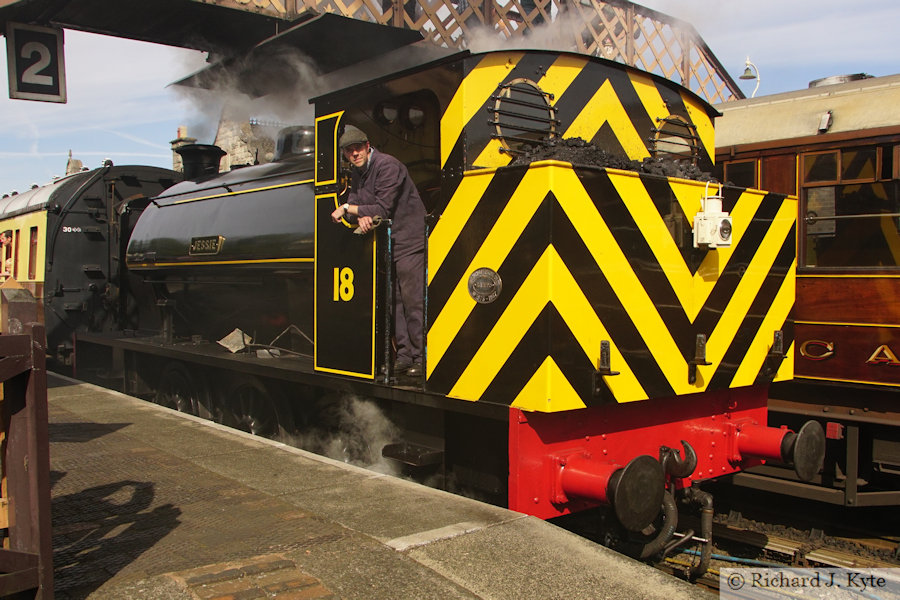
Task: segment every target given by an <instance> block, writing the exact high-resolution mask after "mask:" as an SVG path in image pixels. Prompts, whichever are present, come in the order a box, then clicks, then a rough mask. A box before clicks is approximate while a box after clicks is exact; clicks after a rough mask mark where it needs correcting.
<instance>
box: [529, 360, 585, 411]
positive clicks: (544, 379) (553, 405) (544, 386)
mask: <svg viewBox="0 0 900 600" xmlns="http://www.w3.org/2000/svg"><path fill="white" fill-rule="evenodd" d="M512 406H513V408H519V409H522V410H528V411H538V412H559V411H563V410H575V409H578V408H585V404H584V402H582V400H581V398H579V397H578V394H577V393H576V392H575V389H574V388H573V387H572V384H571V383H569V380H568V379H566V376H565V375H564V374H563V372H562V371H561V370H560V369H559V367H558V366H557V364H556V362H554V360H553V359H552V358H551V357H549V356H548V357H547V358H546V359H545V360H544V362H543V363H542V364H541V366H540V367H538V369H537V370H536V371H535V372H534V375H533V376H532V377H531V379H529V380H528V383H527V384H525V387H523V388H522V391H520V392H519V395H518V396H516V399H515V400H514V401H513V403H512Z"/></svg>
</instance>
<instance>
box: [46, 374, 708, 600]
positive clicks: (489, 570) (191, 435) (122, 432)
mask: <svg viewBox="0 0 900 600" xmlns="http://www.w3.org/2000/svg"><path fill="white" fill-rule="evenodd" d="M48 387H49V390H48V396H49V409H50V457H51V463H50V468H51V473H50V479H51V485H52V509H53V513H52V517H53V552H54V588H55V597H56V598H57V599H60V600H69V599H75V598H91V599H104V598H109V599H126V598H127V599H152V600H169V599H171V600H188V599H191V600H196V599H203V600H212V599H217V600H225V599H231V600H246V599H253V598H280V599H282V600H294V599H300V598H304V599H306V598H346V599H365V600H372V599H389V598H397V599H407V598H408V599H415V600H426V599H430V598H434V599H442V600H444V599H449V598H496V599H504V598H509V599H515V600H525V599H530V598H534V599H541V600H547V599H551V598H559V599H604V598H610V599H612V598H615V599H620V598H629V599H633V600H637V599H642V598H647V599H650V598H654V599H655V598H659V599H663V598H665V599H667V600H670V599H680V598H684V599H688V598H691V599H693V598H697V597H698V596H701V595H702V592H700V590H698V589H697V588H695V587H693V586H691V585H689V584H688V583H685V582H683V581H680V580H677V579H674V578H672V577H669V576H667V575H665V574H663V573H661V572H659V571H657V570H655V569H653V568H651V567H649V566H647V565H644V564H642V563H639V562H636V561H634V560H631V559H629V558H627V557H623V556H622V555H620V554H617V553H615V552H612V551H611V550H609V549H606V548H604V547H602V546H598V545H596V544H594V543H592V542H590V541H588V540H585V539H583V538H579V537H577V536H575V535H574V534H572V533H569V532H567V531H564V530H562V529H560V528H558V527H556V526H554V525H552V524H550V523H546V522H543V521H541V520H538V519H535V518H533V517H528V516H525V515H522V514H520V513H515V512H512V511H508V510H505V509H502V508H498V507H495V506H491V505H487V504H483V503H480V502H477V501H475V500H471V499H467V498H463V497H460V496H455V495H452V494H449V493H446V492H442V491H439V490H434V489H431V488H427V487H424V486H421V485H418V484H415V483H412V482H408V481H404V480H402V479H399V478H395V477H391V476H387V475H382V474H379V473H375V472H372V471H368V470H364V469H361V468H357V467H353V466H350V465H346V464H343V463H340V462H337V461H333V460H330V459H327V458H324V457H321V456H317V455H314V454H310V453H308V452H305V451H302V450H298V449H296V448H293V447H290V446H287V445H285V444H281V443H279V442H273V441H269V440H265V439H260V438H257V437H253V436H251V435H249V434H244V433H242V432H238V431H234V430H231V429H227V428H225V427H222V426H219V425H216V424H214V423H210V422H208V421H204V420H202V419H198V418H195V417H191V416H189V415H184V414H181V413H178V412H175V411H172V410H169V409H166V408H163V407H160V406H156V405H154V404H151V403H147V402H144V401H141V400H138V399H135V398H131V397H129V396H125V395H123V394H120V393H117V392H114V391H110V390H106V389H103V388H100V387H97V386H94V385H90V384H84V383H80V382H77V381H75V380H71V379H67V378H63V377H59V376H56V375H53V374H50V375H49V376H48Z"/></svg>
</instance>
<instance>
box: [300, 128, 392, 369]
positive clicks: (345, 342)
mask: <svg viewBox="0 0 900 600" xmlns="http://www.w3.org/2000/svg"><path fill="white" fill-rule="evenodd" d="M341 114H342V113H335V114H331V115H326V116H322V117H319V118H317V119H316V207H315V210H316V217H315V218H316V240H315V257H316V258H315V333H314V336H315V369H316V371H322V372H328V373H336V374H341V375H350V376H353V377H360V378H364V379H374V378H375V375H376V373H377V369H378V367H379V366H380V365H381V364H382V363H383V361H384V357H383V355H384V352H383V348H382V347H383V346H384V343H383V342H382V343H378V340H379V339H381V340H383V335H382V334H381V332H382V331H383V330H384V328H383V327H381V326H380V323H379V320H378V318H377V315H378V314H384V311H380V310H379V308H380V306H382V304H383V296H384V294H383V293H382V294H379V293H378V292H379V288H383V287H384V286H383V284H382V282H383V280H384V277H383V269H379V265H380V264H384V259H383V258H382V259H381V260H379V257H383V256H384V253H385V251H387V248H385V246H387V245H388V244H386V243H385V242H386V240H387V236H386V235H385V233H384V232H383V231H378V232H377V235H358V234H356V233H354V231H355V229H356V225H355V224H354V223H351V222H349V221H347V220H342V221H341V223H339V224H335V223H334V222H332V220H331V213H332V212H333V211H334V210H335V209H336V208H337V207H338V206H339V205H340V204H341V203H343V202H344V200H343V198H344V196H343V193H344V191H345V189H346V182H343V181H341V177H339V173H338V171H339V162H338V161H339V158H338V155H337V132H338V125H339V122H340V117H341ZM378 229H379V230H382V229H386V228H385V227H379V228H378ZM387 264H388V265H389V264H390V262H388V263H387ZM380 271H381V273H380ZM379 350H381V351H379Z"/></svg>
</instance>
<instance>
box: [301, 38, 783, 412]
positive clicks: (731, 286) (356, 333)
mask: <svg viewBox="0 0 900 600" xmlns="http://www.w3.org/2000/svg"><path fill="white" fill-rule="evenodd" d="M312 102H313V103H314V104H315V111H316V169H315V184H316V253H315V256H316V275H315V280H316V315H315V324H316V329H315V337H316V340H315V341H316V344H315V346H316V357H315V367H316V369H317V370H319V371H325V372H334V373H342V374H346V375H351V376H354V377H360V378H364V379H372V380H376V381H377V380H378V379H379V378H380V377H382V375H381V373H382V372H383V371H384V369H381V367H382V366H383V365H384V364H385V363H386V362H388V361H389V360H390V358H389V357H390V352H389V348H390V346H389V340H388V339H386V338H387V336H389V333H386V332H389V331H390V328H389V322H388V321H387V320H385V318H384V312H385V311H382V310H381V307H383V306H390V302H389V301H388V299H387V298H386V295H385V294H386V293H387V292H388V289H389V284H386V283H385V281H386V278H387V277H388V276H389V269H386V268H385V265H389V264H390V261H389V260H385V254H384V253H385V252H387V251H388V250H389V248H388V246H389V244H388V243H387V239H386V238H385V236H384V232H382V233H381V235H380V236H379V235H376V236H360V235H354V233H353V229H354V228H353V225H352V224H351V223H346V224H345V226H344V227H338V226H335V225H334V224H333V223H331V221H330V219H329V215H330V213H331V212H332V211H333V210H334V209H335V207H336V206H338V205H339V204H340V203H341V202H342V201H343V200H342V199H341V194H342V190H343V189H344V186H345V183H344V182H343V181H342V176H341V157H340V154H339V150H338V148H337V139H338V138H339V135H340V133H341V131H342V129H343V127H344V126H345V125H347V124H352V125H354V126H357V127H359V128H361V129H363V130H364V131H366V132H367V133H368V136H369V139H370V141H371V143H372V146H374V147H375V148H377V149H378V150H381V151H383V152H386V153H388V154H391V155H393V156H395V157H397V158H398V159H399V160H400V161H402V162H403V163H405V164H406V165H407V166H408V168H409V170H410V173H411V176H412V177H413V178H414V180H415V182H416V184H417V186H418V187H419V190H420V195H421V196H422V198H423V201H424V202H425V203H426V205H427V206H426V209H427V211H428V213H429V223H428V228H427V232H426V235H427V236H428V240H427V261H426V263H427V266H426V269H427V273H426V282H427V285H426V288H427V289H425V290H423V294H424V295H425V297H426V338H427V339H426V344H425V346H424V347H425V349H426V368H425V371H426V375H425V377H424V379H423V381H421V382H418V383H419V384H420V385H421V386H422V387H423V388H424V389H425V390H426V391H429V392H434V393H439V394H442V395H446V396H449V397H451V398H458V399H463V400H468V401H479V400H480V401H486V402H490V403H499V404H503V405H507V406H512V407H517V408H521V409H524V410H528V411H540V412H557V411H565V410H570V409H574V408H581V407H585V406H589V405H592V404H597V403H600V402H606V401H610V400H612V401H615V402H619V403H621V402H630V401H635V400H645V399H648V398H661V397H669V396H676V395H682V394H692V393H697V392H704V391H710V390H713V389H727V388H731V387H741V386H747V385H752V384H754V383H761V382H764V381H771V380H772V379H773V378H775V377H777V378H779V379H780V378H785V377H790V374H791V373H790V371H791V367H790V362H791V361H789V360H787V361H775V363H773V362H772V361H771V360H769V359H767V356H768V355H769V354H770V348H771V347H772V344H773V336H775V332H776V331H781V332H785V331H787V332H788V341H787V348H788V351H789V346H790V331H791V323H790V319H789V314H790V310H791V307H792V305H793V287H792V285H791V281H792V280H793V275H792V273H793V260H794V258H793V256H794V251H793V244H794V220H795V214H796V203H795V200H794V199H791V198H784V197H780V196H775V195H771V194H765V193H764V192H756V191H752V190H736V189H733V188H726V189H725V192H724V198H723V199H722V208H723V210H724V212H725V213H728V214H729V215H730V217H729V219H732V218H733V223H732V222H731V221H730V220H729V231H728V232H726V233H728V234H730V235H732V237H731V239H729V241H728V244H723V245H722V246H721V247H719V248H718V249H717V248H716V245H715V244H713V245H712V246H710V245H708V244H700V245H699V247H697V244H695V243H694V240H693V239H692V236H693V231H692V229H693V228H692V225H691V224H692V222H693V219H694V216H695V215H697V214H699V213H701V211H702V210H703V209H704V198H706V197H708V196H710V195H711V192H710V186H709V184H705V183H704V182H701V181H688V180H686V179H676V178H674V177H667V176H662V177H661V176H659V175H658V174H647V173H646V172H644V173H638V172H636V171H634V170H629V169H630V168H632V167H633V166H634V165H635V163H629V161H638V162H641V161H643V163H644V164H645V165H646V164H647V163H648V162H650V163H653V162H654V161H657V160H660V159H661V158H662V157H663V156H667V157H669V158H674V159H675V160H676V161H677V162H678V163H680V164H682V165H689V166H690V167H691V168H693V169H695V170H697V171H701V172H709V171H711V170H712V165H713V157H714V131H713V120H714V118H715V116H716V115H717V114H718V113H717V111H716V110H715V109H714V108H712V107H711V106H710V105H708V104H707V103H706V102H704V101H703V100H702V99H700V98H699V97H698V96H696V95H695V94H693V93H692V92H690V91H689V90H686V89H684V88H682V87H681V86H679V85H677V84H675V83H673V82H671V81H669V80H667V79H664V78H662V77H658V76H655V75H652V74H648V73H645V72H642V71H638V70H636V69H633V68H631V67H628V66H626V65H623V64H620V63H616V62H611V61H606V60H603V59H600V58H595V57H589V56H584V55H578V54H572V53H566V52H553V51H539V50H520V51H496V52H488V53H483V54H472V53H468V52H463V53H459V54H456V55H453V56H450V57H446V58H443V59H441V60H438V61H435V62H432V63H429V64H426V65H422V66H420V67H417V68H414V69H410V70H408V71H404V72H401V73H399V74H393V75H391V76H390V77H384V78H381V79H376V80H373V81H369V82H367V83H365V84H361V85H357V86H354V87H352V88H348V89H343V90H340V91H335V92H332V93H329V94H327V95H324V96H321V97H318V98H315V99H313V100H312ZM578 138H580V140H584V142H587V143H589V144H590V145H591V146H590V147H591V148H593V149H594V151H595V156H600V155H602V157H603V159H604V160H606V161H607V163H606V165H603V164H601V165H595V166H580V165H577V164H576V165H575V166H573V164H572V162H573V161H571V160H568V159H564V160H566V162H562V161H559V160H539V161H537V162H528V161H527V159H528V158H529V155H530V153H532V152H533V145H544V146H546V145H548V144H549V145H551V146H553V145H555V146H557V147H559V148H560V149H562V150H565V149H566V148H567V147H569V146H578V145H579V144H581V142H577V143H576V140H577V139H578ZM662 174H663V175H666V174H667V173H665V172H663V173H662ZM761 214H763V215H764V221H765V222H766V225H765V226H763V225H762V224H761V222H760V223H758V224H757V225H753V226H751V222H755V221H754V220H759V218H760V215H761ZM732 227H733V229H732ZM723 231H724V230H723ZM757 250H759V251H758V252H757ZM736 294H737V295H740V296H741V297H742V298H745V299H746V302H745V301H732V300H733V299H734V298H736V297H737V296H736ZM739 330H740V333H739ZM698 349H699V351H698ZM701 353H705V356H704V357H703V360H697V357H698V356H700V354H701ZM776 363H777V364H776ZM776 371H777V372H776ZM689 374H690V375H689Z"/></svg>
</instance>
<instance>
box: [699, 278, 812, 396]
mask: <svg viewBox="0 0 900 600" xmlns="http://www.w3.org/2000/svg"><path fill="white" fill-rule="evenodd" d="M795 267H796V262H795V263H794V264H793V265H791V270H790V272H789V273H788V276H787V277H785V278H784V281H783V282H782V284H781V288H780V289H779V290H778V294H777V295H776V296H775V300H774V301H773V302H772V306H771V307H770V308H769V311H768V312H767V313H766V316H765V318H764V319H763V322H762V323H761V324H760V327H759V330H758V331H757V333H756V336H755V337H754V338H753V342H752V343H751V344H750V348H749V349H748V350H747V355H746V356H745V357H744V359H743V361H742V362H741V364H740V366H739V367H738V370H737V372H736V373H735V374H734V379H733V380H732V382H731V387H740V386H744V385H753V382H754V381H755V380H756V376H757V374H758V373H759V370H760V369H761V368H762V366H763V362H765V360H766V355H768V353H769V350H770V348H771V347H772V343H773V341H774V333H773V332H774V331H775V330H776V329H780V328H781V326H782V324H783V323H784V321H785V319H787V316H788V315H789V314H790V312H791V308H793V306H794V296H795V290H796V287H795V286H796V278H795V277H794V272H795ZM785 362H787V363H789V364H787V365H785V364H783V363H785ZM793 365H794V362H793V361H788V360H787V359H785V360H784V361H782V364H781V365H779V367H778V375H779V376H780V377H781V378H784V379H790V378H791V376H793ZM706 368H707V367H703V366H701V367H700V370H701V372H702V370H703V369H706Z"/></svg>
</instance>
